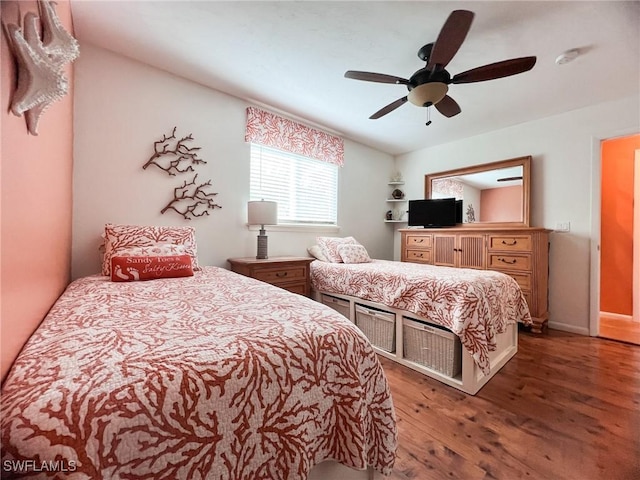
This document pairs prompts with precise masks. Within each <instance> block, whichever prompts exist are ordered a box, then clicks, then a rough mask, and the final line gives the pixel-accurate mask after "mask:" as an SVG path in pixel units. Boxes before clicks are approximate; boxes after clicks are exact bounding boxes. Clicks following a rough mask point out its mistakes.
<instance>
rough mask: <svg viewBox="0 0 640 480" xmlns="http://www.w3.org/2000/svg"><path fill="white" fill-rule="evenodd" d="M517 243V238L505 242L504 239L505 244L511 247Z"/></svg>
mask: <svg viewBox="0 0 640 480" xmlns="http://www.w3.org/2000/svg"><path fill="white" fill-rule="evenodd" d="M516 243H518V241H517V240H515V239H514V240H513V242H505V241H504V240H502V244H503V245H509V246H511V247H512V246H514V245H515V244H516Z"/></svg>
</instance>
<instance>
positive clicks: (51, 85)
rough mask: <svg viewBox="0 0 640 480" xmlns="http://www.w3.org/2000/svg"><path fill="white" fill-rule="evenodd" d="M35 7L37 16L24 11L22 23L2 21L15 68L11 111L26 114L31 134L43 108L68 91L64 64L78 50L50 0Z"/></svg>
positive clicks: (41, 1) (71, 58)
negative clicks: (15, 77)
mask: <svg viewBox="0 0 640 480" xmlns="http://www.w3.org/2000/svg"><path fill="white" fill-rule="evenodd" d="M38 9H39V11H40V16H38V15H36V14H35V13H33V12H28V13H27V14H25V16H24V25H23V27H21V26H20V25H17V24H15V23H7V24H4V23H3V26H4V29H5V32H6V34H7V37H8V39H9V44H10V46H11V48H12V50H13V53H14V55H15V57H16V61H17V70H18V86H17V88H16V91H15V92H14V95H13V99H12V102H11V111H12V112H13V114H14V115H17V116H21V115H22V114H23V113H24V114H25V118H26V121H27V130H28V131H29V133H30V134H32V135H37V134H38V123H39V121H40V117H41V116H42V114H43V113H44V112H45V110H46V109H47V108H48V107H49V106H50V105H51V104H52V103H53V102H55V101H58V100H60V99H61V98H63V97H64V96H65V95H66V94H67V92H68V91H69V82H68V80H67V77H66V76H65V72H64V67H65V65H66V64H68V63H70V62H72V61H74V60H75V59H76V58H77V57H78V55H79V54H80V47H79V46H78V42H77V41H76V39H75V38H73V36H72V35H71V34H70V33H69V32H67V31H66V30H65V29H64V27H63V26H62V24H61V23H60V20H59V19H58V17H57V15H56V12H55V10H54V8H53V2H50V1H47V0H39V1H38ZM40 29H42V38H40Z"/></svg>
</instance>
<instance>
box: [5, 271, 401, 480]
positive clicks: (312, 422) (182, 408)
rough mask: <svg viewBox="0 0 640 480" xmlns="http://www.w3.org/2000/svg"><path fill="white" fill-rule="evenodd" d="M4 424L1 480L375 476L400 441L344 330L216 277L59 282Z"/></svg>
mask: <svg viewBox="0 0 640 480" xmlns="http://www.w3.org/2000/svg"><path fill="white" fill-rule="evenodd" d="M1 426H2V470H3V471H2V478H12V477H15V476H20V478H25V477H28V478H52V477H55V478H73V479H94V480H95V479H117V478H120V479H122V478H138V479H142V478H145V479H160V478H165V479H189V480H193V479H205V478H206V479H212V480H213V479H230V480H240V479H269V480H272V479H287V480H292V479H304V478H306V476H307V473H308V472H309V470H310V469H311V468H312V467H313V466H314V465H315V464H317V463H319V462H321V461H323V460H325V459H335V460H337V461H339V462H340V463H343V464H345V465H348V466H351V467H354V468H356V469H364V468H366V467H367V465H370V466H373V467H374V468H375V469H376V470H379V471H380V472H382V473H384V474H388V473H390V471H391V469H392V466H393V463H394V458H395V449H396V441H397V433H396V424H395V416H394V411H393V405H392V399H391V396H390V392H389V388H388V384H387V381H386V378H385V376H384V373H383V371H382V368H381V365H380V364H379V362H378V359H377V356H376V354H375V352H374V351H373V349H372V347H371V345H370V344H369V342H368V341H367V339H366V338H365V337H364V336H363V335H362V334H361V333H360V332H359V330H358V329H357V328H356V327H355V326H354V325H352V324H351V323H350V322H349V321H348V320H346V319H345V318H344V317H342V316H341V315H340V314H338V313H337V312H335V311H333V310H331V309H330V308H329V307H326V306H324V305H321V304H319V303H317V302H314V301H313V300H311V299H309V298H306V297H302V296H299V295H294V294H292V293H289V292H287V291H285V290H282V289H279V288H277V287H274V286H272V285H268V284H266V283H262V282H259V281H257V280H254V279H251V278H247V277H243V276H240V275H238V274H235V273H232V272H229V271H227V270H224V269H221V268H216V267H204V270H203V271H201V272H197V273H196V274H195V276H193V277H187V278H177V279H161V280H152V281H147V282H132V283H114V282H110V281H108V280H107V277H102V276H91V277H85V278H82V279H79V280H76V281H75V282H73V283H71V284H70V285H69V286H68V288H67V290H66V291H65V293H64V294H63V295H62V296H61V298H60V299H59V300H58V301H57V302H56V304H55V305H54V306H53V308H52V309H51V311H50V313H49V314H48V315H47V317H46V319H45V320H44V322H43V324H42V325H41V326H40V327H39V328H38V330H37V331H36V332H35V333H34V335H33V336H32V337H31V339H30V340H29V341H28V342H27V344H26V346H25V347H24V349H23V351H22V353H21V354H20V356H19V357H18V359H17V361H16V363H15V364H14V366H13V368H12V370H11V372H10V373H9V375H8V376H7V379H6V381H5V383H4V385H3V387H2V420H1ZM25 468H26V469H27V470H30V471H31V472H30V473H29V474H27V475H26V476H25V475H17V473H16V472H17V471H19V470H24V469H25ZM49 470H53V471H52V472H51V471H49ZM56 472H57V473H56ZM60 472H63V473H60ZM64 472H66V473H64Z"/></svg>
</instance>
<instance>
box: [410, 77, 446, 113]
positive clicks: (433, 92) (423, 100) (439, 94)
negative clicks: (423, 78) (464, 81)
mask: <svg viewBox="0 0 640 480" xmlns="http://www.w3.org/2000/svg"><path fill="white" fill-rule="evenodd" d="M448 91H449V86H448V85H447V84H446V83H442V82H429V83H423V84H422V85H418V86H417V87H415V88H413V89H412V90H411V91H410V92H409V94H408V95H407V99H408V100H409V101H410V102H411V103H413V104H414V105H417V106H419V107H428V106H429V105H435V104H436V103H438V102H439V101H440V100H442V99H443V98H444V97H445V95H446V94H447V92H448Z"/></svg>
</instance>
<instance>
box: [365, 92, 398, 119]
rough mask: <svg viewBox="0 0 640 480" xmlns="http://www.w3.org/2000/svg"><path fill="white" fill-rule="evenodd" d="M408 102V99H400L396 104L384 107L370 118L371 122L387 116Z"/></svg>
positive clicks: (392, 103)
mask: <svg viewBox="0 0 640 480" xmlns="http://www.w3.org/2000/svg"><path fill="white" fill-rule="evenodd" d="M406 101H407V97H402V98H399V99H398V100H396V101H395V102H391V103H390V104H389V105H387V106H386V107H382V108H381V109H380V110H378V111H377V112H376V113H374V114H373V115H371V116H370V117H369V118H370V119H371V120H375V119H376V118H380V117H382V116H383V115H386V114H387V113H390V112H393V111H394V110H395V109H396V108H398V107H399V106H400V105H402V104H403V103H405V102H406Z"/></svg>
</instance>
